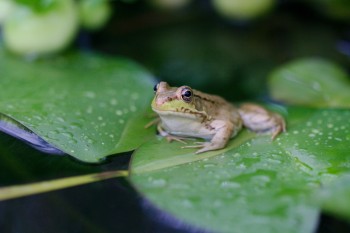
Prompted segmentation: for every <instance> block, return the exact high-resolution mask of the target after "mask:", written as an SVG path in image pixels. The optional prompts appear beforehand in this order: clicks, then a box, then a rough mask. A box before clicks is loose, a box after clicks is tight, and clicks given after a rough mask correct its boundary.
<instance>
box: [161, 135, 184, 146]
mask: <svg viewBox="0 0 350 233" xmlns="http://www.w3.org/2000/svg"><path fill="white" fill-rule="evenodd" d="M162 136H163V135H162ZM163 137H165V139H166V140H167V141H168V142H172V141H177V142H181V143H183V144H187V142H186V141H185V140H188V139H189V138H184V137H178V136H174V135H170V134H168V135H165V136H163Z"/></svg>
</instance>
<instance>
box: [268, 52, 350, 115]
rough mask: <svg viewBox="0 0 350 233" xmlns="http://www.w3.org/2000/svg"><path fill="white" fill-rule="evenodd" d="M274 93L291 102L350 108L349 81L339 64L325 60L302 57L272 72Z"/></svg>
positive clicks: (279, 98) (273, 95)
mask: <svg viewBox="0 0 350 233" xmlns="http://www.w3.org/2000/svg"><path fill="white" fill-rule="evenodd" d="M269 87H270V92H271V96H272V97H273V98H274V99H276V100H278V101H283V102H285V103H289V104H298V105H307V106H315V107H347V108H348V107H350V101H349V100H350V80H349V76H348V75H347V73H346V71H345V70H344V69H342V68H341V67H339V66H338V65H336V64H334V63H332V62H330V61H327V60H322V59H313V58H306V59H299V60H295V61H292V62H290V63H287V64H285V65H284V66H281V67H279V68H278V69H276V70H275V71H274V72H272V74H271V75H270V79H269Z"/></svg>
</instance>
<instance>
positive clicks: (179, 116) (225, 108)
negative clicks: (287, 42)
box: [152, 82, 285, 153]
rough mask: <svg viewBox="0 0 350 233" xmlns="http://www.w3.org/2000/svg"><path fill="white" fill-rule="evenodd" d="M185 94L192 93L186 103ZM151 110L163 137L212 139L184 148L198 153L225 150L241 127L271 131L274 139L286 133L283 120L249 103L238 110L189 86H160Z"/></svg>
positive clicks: (257, 130) (162, 84)
mask: <svg viewBox="0 0 350 233" xmlns="http://www.w3.org/2000/svg"><path fill="white" fill-rule="evenodd" d="M186 91H190V92H191V97H190V98H189V99H186V101H185V100H184V98H186V97H184V96H183V94H184V93H185V92H186ZM152 109H153V111H155V112H156V113H157V114H158V115H159V117H160V123H159V125H158V129H159V131H160V132H161V134H162V135H165V136H167V137H170V139H174V136H179V137H198V138H204V139H206V140H209V142H203V143H201V144H199V145H195V146H186V147H185V148H200V149H199V150H198V151H197V152H196V153H202V152H205V151H210V150H217V149H221V148H224V147H225V146H226V144H227V142H228V141H229V139H230V138H232V137H234V136H235V135H236V134H237V133H238V132H239V131H240V130H241V129H242V126H245V127H247V128H249V129H250V130H252V131H255V132H270V133H272V137H273V138H274V137H276V136H277V135H278V134H279V133H280V132H282V131H285V122H284V120H283V118H282V117H281V116H280V115H278V114H277V113H272V112H269V111H268V110H266V109H264V108H263V107H261V106H259V105H256V104H250V103H249V104H244V105H241V106H240V107H239V108H237V107H235V106H234V105H232V104H230V103H229V102H227V101H226V100H225V99H223V98H221V97H219V96H216V95H210V94H206V93H203V92H200V91H197V90H193V89H191V88H190V87H188V86H181V87H170V86H169V85H168V84H167V83H166V82H160V83H159V84H158V85H157V90H156V93H155V97H154V99H153V101H152ZM169 134H170V135H169ZM171 135H173V136H171Z"/></svg>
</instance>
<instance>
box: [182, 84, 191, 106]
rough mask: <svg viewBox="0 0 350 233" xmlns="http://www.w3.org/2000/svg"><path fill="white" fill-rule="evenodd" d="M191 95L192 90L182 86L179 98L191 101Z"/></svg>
mask: <svg viewBox="0 0 350 233" xmlns="http://www.w3.org/2000/svg"><path fill="white" fill-rule="evenodd" d="M192 95H193V94H192V90H191V89H190V88H184V89H182V91H181V98H182V99H183V101H185V102H187V103H189V102H191V101H192Z"/></svg>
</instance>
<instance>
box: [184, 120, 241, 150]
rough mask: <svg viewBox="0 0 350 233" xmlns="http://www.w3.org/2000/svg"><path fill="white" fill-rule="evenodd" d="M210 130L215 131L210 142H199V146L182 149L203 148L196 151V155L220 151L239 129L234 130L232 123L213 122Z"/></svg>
mask: <svg viewBox="0 0 350 233" xmlns="http://www.w3.org/2000/svg"><path fill="white" fill-rule="evenodd" d="M208 128H210V130H213V131H215V134H214V136H213V138H212V139H211V141H210V142H199V143H198V144H199V145H195V146H184V147H182V148H201V149H199V150H198V151H196V154H199V153H203V152H206V151H211V150H219V149H222V148H224V147H225V146H226V144H227V142H228V141H229V139H230V138H231V136H232V133H233V132H234V131H238V129H235V128H234V125H233V124H232V123H231V122H229V121H223V120H214V121H212V122H211V124H210V125H209V126H208Z"/></svg>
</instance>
